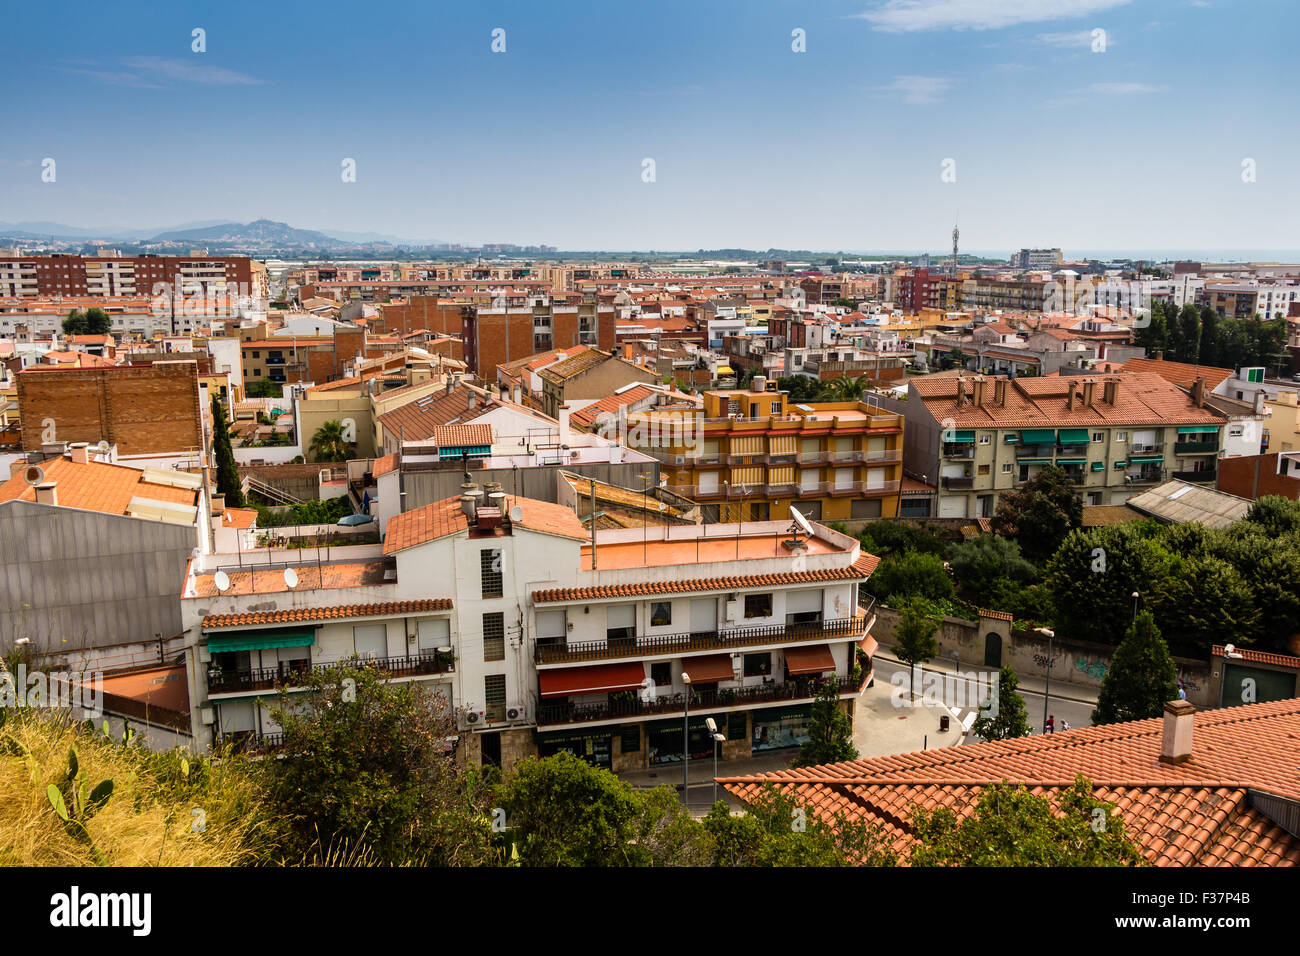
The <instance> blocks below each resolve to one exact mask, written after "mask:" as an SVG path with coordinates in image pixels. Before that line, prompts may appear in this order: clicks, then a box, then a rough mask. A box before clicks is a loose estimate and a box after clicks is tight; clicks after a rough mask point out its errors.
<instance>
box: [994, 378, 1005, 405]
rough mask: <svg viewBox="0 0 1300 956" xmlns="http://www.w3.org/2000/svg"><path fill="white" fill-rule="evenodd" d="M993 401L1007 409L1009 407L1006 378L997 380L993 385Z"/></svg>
mask: <svg viewBox="0 0 1300 956" xmlns="http://www.w3.org/2000/svg"><path fill="white" fill-rule="evenodd" d="M993 400H994V401H995V402H997V403H998V404H999V405H1001V406H1002V407H1003V408H1006V405H1007V380H1006V379H1005V378H1000V379H997V380H996V381H995V382H994V383H993Z"/></svg>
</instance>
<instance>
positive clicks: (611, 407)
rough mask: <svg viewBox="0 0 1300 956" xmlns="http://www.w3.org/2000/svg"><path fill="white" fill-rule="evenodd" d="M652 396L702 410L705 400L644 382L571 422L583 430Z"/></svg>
mask: <svg viewBox="0 0 1300 956" xmlns="http://www.w3.org/2000/svg"><path fill="white" fill-rule="evenodd" d="M652 395H663V396H665V397H666V398H667V399H668V401H669V402H671V403H673V404H677V405H680V404H682V403H684V402H689V403H690V404H691V405H693V406H695V407H697V408H702V407H703V405H704V400H703V399H702V398H700V397H699V396H698V395H688V394H686V393H685V392H679V391H676V390H675V389H674V390H673V391H665V390H664V389H662V388H653V387H651V386H650V385H647V384H645V383H644V382H639V383H637V384H636V385H633V386H632V387H631V388H628V389H624V390H623V391H622V392H618V393H616V394H614V395H606V396H605V397H604V398H602V399H601V400H600V401H598V402H592V403H591V404H590V405H587V406H585V407H583V408H581V409H579V410H578V411H576V412H574V413H573V414H572V415H570V416H569V420H570V421H571V422H573V424H575V425H579V426H581V427H583V428H587V427H590V426H591V425H593V424H595V423H596V420H597V419H598V418H600V416H601V415H604V414H607V413H608V414H614V413H616V412H617V411H618V410H619V409H620V408H626V407H627V406H628V405H632V404H634V403H635V402H639V401H642V400H643V399H647V398H649V397H650V396H652Z"/></svg>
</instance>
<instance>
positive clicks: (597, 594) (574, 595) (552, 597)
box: [533, 554, 880, 604]
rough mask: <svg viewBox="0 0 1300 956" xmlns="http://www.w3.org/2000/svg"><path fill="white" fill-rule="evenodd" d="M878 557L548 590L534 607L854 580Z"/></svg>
mask: <svg viewBox="0 0 1300 956" xmlns="http://www.w3.org/2000/svg"><path fill="white" fill-rule="evenodd" d="M879 563H880V558H878V557H876V556H875V555H874V554H864V555H862V557H860V558H859V559H858V560H857V561H856V562H854V563H853V564H852V565H851V566H850V567H847V568H821V569H818V570H816V571H783V572H778V573H776V574H750V575H735V576H732V577H725V578H695V579H688V580H685V581H646V582H639V583H636V584H608V585H598V586H595V587H585V588H551V589H548V590H545V591H534V592H533V601H534V603H536V604H554V603H559V602H570V601H598V600H602V599H605V598H623V597H640V596H644V595H652V594H685V593H693V592H696V591H738V590H740V589H742V588H766V587H780V586H783V585H789V584H813V583H816V582H820V581H857V580H861V579H864V578H869V577H871V574H872V572H873V571H875V570H876V565H878V564H879Z"/></svg>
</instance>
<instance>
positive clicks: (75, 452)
mask: <svg viewBox="0 0 1300 956" xmlns="http://www.w3.org/2000/svg"><path fill="white" fill-rule="evenodd" d="M68 451H69V452H71V454H72V461H73V462H74V463H75V464H78V465H88V464H90V442H85V441H76V442H73V443H72V444H71V445H69V446H68Z"/></svg>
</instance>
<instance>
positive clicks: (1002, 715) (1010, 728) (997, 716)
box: [971, 664, 1029, 740]
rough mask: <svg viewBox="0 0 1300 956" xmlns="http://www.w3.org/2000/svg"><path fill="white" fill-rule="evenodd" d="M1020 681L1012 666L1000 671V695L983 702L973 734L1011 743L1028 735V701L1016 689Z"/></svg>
mask: <svg viewBox="0 0 1300 956" xmlns="http://www.w3.org/2000/svg"><path fill="white" fill-rule="evenodd" d="M1019 686H1020V678H1018V677H1017V676H1016V672H1015V671H1014V670H1012V669H1011V667H1010V665H1008V664H1003V665H1002V669H1001V670H1000V671H999V672H998V693H997V696H996V697H994V698H992V700H991V701H982V702H981V706H980V715H979V717H977V718H976V719H975V723H974V724H972V725H971V731H972V732H973V733H974V734H975V736H977V737H979V738H980V739H981V740H1009V739H1011V738H1012V737H1028V736H1029V718H1028V716H1027V713H1028V712H1027V711H1026V709H1025V699H1024V698H1023V697H1021V696H1020V693H1019V691H1018V690H1017V688H1019Z"/></svg>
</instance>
